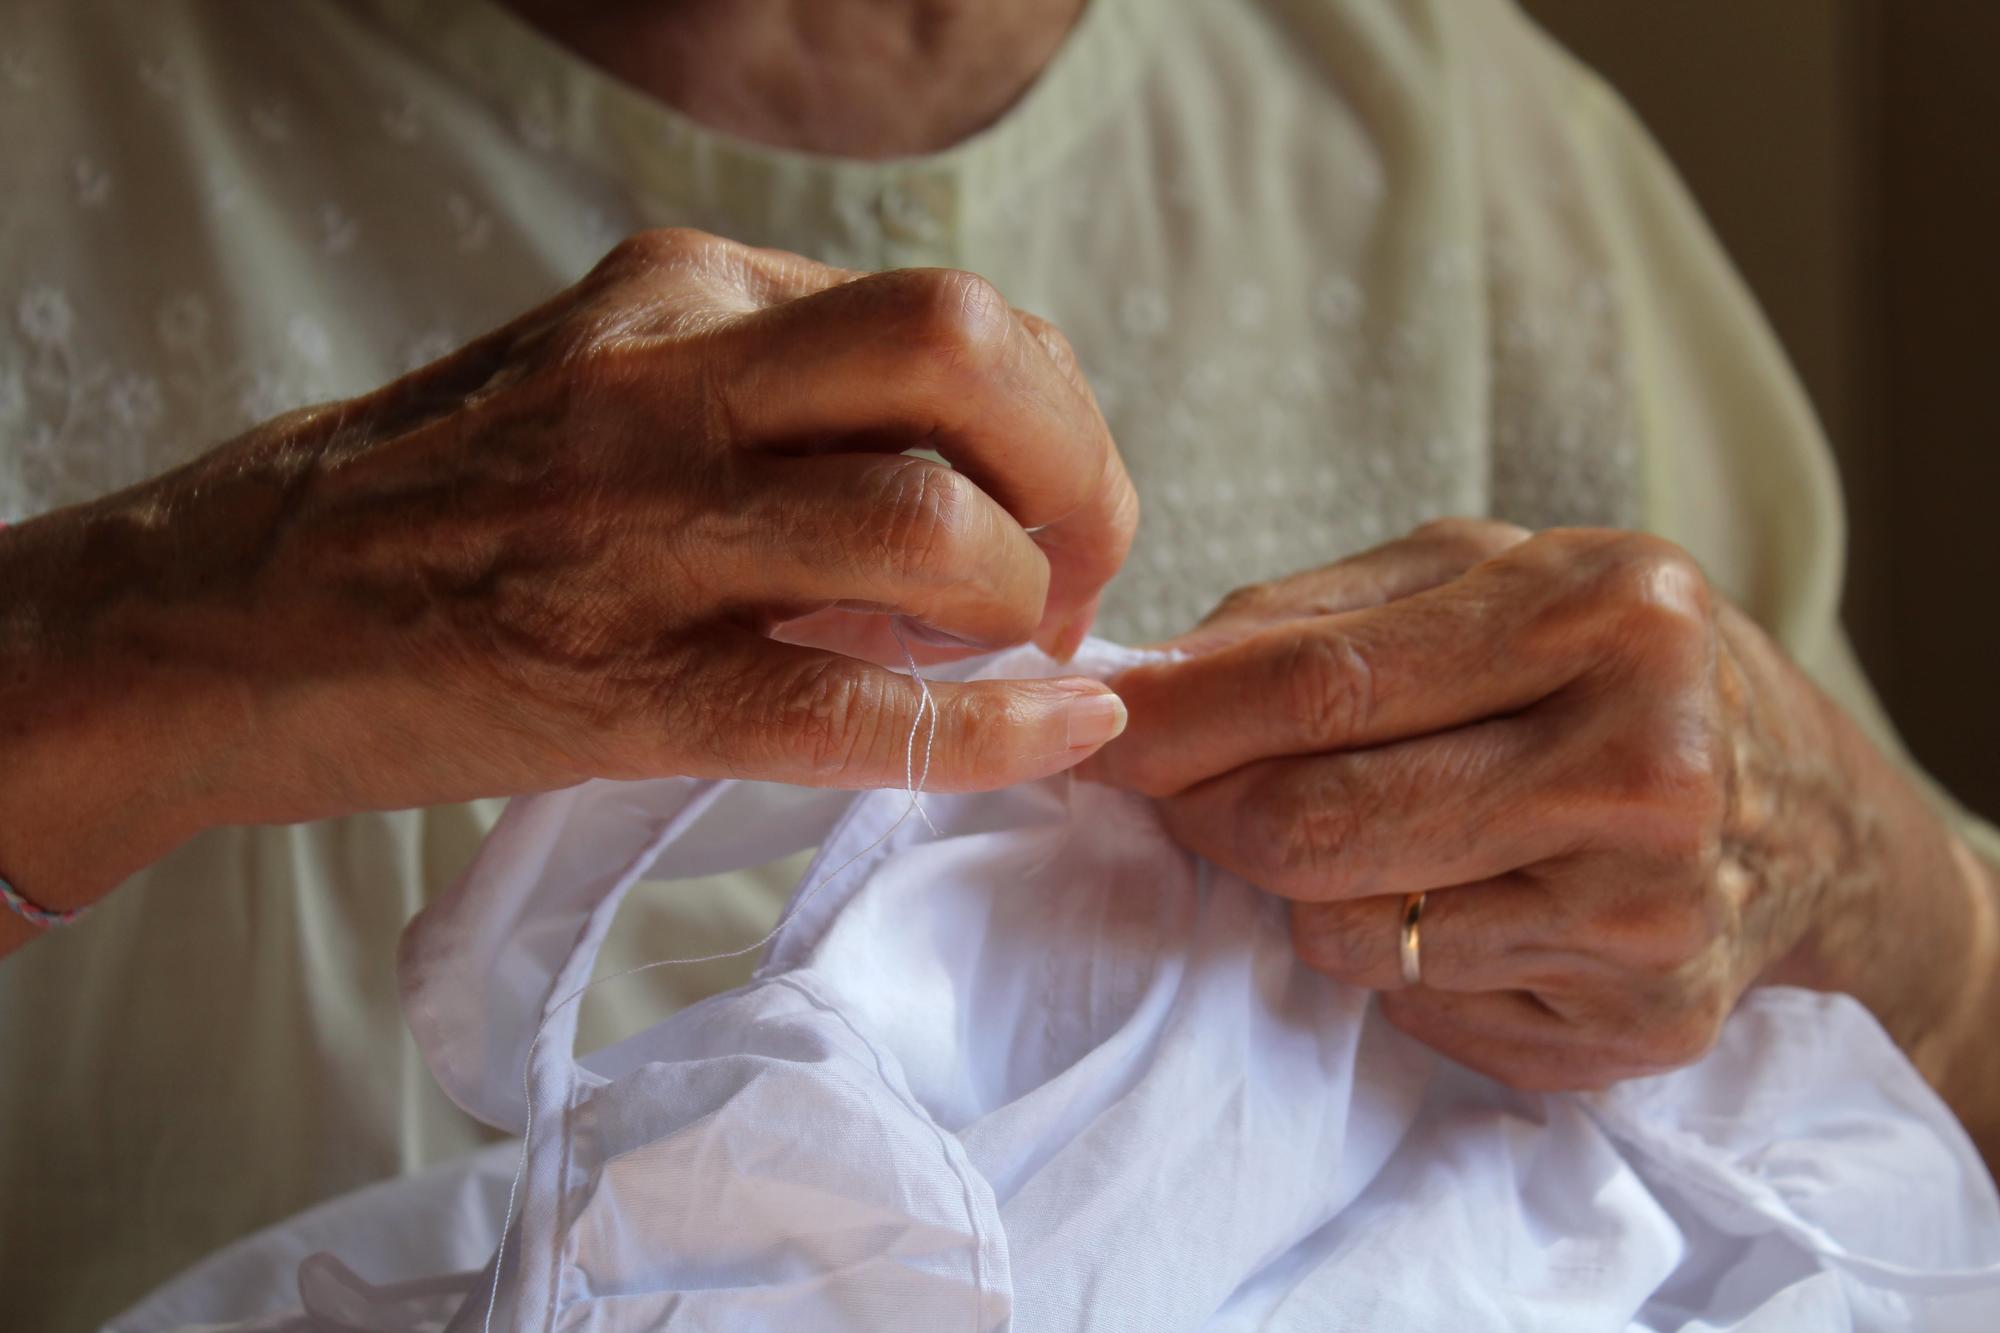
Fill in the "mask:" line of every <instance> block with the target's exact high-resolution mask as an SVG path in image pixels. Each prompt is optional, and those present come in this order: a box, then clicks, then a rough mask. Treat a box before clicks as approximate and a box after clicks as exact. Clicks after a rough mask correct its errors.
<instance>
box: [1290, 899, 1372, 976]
mask: <svg viewBox="0 0 2000 1333" xmlns="http://www.w3.org/2000/svg"><path fill="white" fill-rule="evenodd" d="M1367 916H1368V913H1367V912H1366V911H1365V909H1361V908H1359V907H1358V906H1357V905H1356V904H1353V903H1348V902H1331V903H1293V904H1292V907H1291V929H1292V951H1293V952H1294V953H1296V954H1297V955H1298V956H1299V959H1300V960H1301V961H1302V962H1304V963H1305V964H1306V966H1308V967H1310V968H1312V969H1313V970H1314V971H1316V972H1324V973H1326V974H1327V975H1328V976H1331V977H1335V978H1339V979H1344V978H1349V977H1357V976H1361V975H1363V974H1365V973H1367V972H1369V971H1372V970H1373V965H1374V964H1376V963H1377V962H1379V961H1380V948H1379V945H1380V940H1379V939H1378V938H1377V937H1376V936H1375V935H1374V933H1373V932H1372V931H1371V930H1370V929H1369V927H1370V926H1379V924H1380V922H1379V921H1371V920H1367V919H1366V917H1367Z"/></svg>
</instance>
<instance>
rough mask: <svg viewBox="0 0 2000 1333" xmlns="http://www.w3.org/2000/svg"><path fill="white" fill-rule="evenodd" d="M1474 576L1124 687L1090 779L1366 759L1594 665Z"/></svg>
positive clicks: (1162, 780) (1136, 782) (1193, 660)
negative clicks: (1553, 646) (1115, 735)
mask: <svg viewBox="0 0 2000 1333" xmlns="http://www.w3.org/2000/svg"><path fill="white" fill-rule="evenodd" d="M1483 583H1484V580H1481V579H1478V578H1476V577H1469V578H1467V579H1463V580H1460V581H1457V582H1453V583H1448V584H1444V585H1442V586H1440V587H1437V588H1434V589H1431V590H1430V591H1428V592H1422V593H1418V594H1416V595H1414V596H1411V597H1407V598H1404V599H1402V600H1400V601H1395V602H1388V603H1385V604H1384V605H1381V606H1375V607H1367V608H1364V609H1361V610H1358V611H1349V612H1343V613H1341V614H1338V615H1330V616H1317V617H1313V618H1311V619H1307V620H1295V621H1290V622H1287V623H1283V624H1279V625H1275V626H1273V627H1271V628H1269V629H1266V630H1263V631H1260V632H1258V633H1254V634H1252V635H1250V636H1249V637H1248V638H1244V639H1240V640H1238V641H1236V642H1234V643H1232V644H1229V645H1228V646H1227V647H1223V648H1219V649H1216V650H1214V651H1211V652H1206V653H1201V654H1198V655H1195V656H1192V657H1185V658H1181V659H1179V660H1174V661H1164V662H1157V663H1147V664H1145V665H1141V666H1137V667H1133V668H1131V669H1129V670H1127V671H1125V672H1122V673H1120V674H1119V675H1118V676H1116V677H1115V678H1114V679H1113V680H1112V686H1113V688H1115V689H1116V690H1117V691H1118V694H1119V697H1120V698H1122V699H1124V700H1125V705H1126V707H1127V708H1128V709H1129V710H1130V712H1131V725H1130V726H1129V727H1128V728H1127V730H1126V733H1125V735H1124V736H1123V737H1122V738H1121V739H1120V740H1119V741H1118V743H1117V744H1115V745H1112V746H1108V747H1106V749H1105V751H1104V752H1103V753H1102V754H1100V755H1098V756H1097V757H1096V758H1095V759H1093V760H1092V761H1091V764H1090V766H1089V767H1088V768H1087V769H1086V770H1085V771H1086V773H1087V774H1088V776H1090V777H1092V778H1096V779H1098V780H1100V781H1104V782H1109V783H1112V784H1113V785H1115V786H1121V787H1129V788H1131V789H1133V790H1136V791H1140V792H1144V793H1145V794H1147V795H1149V796H1167V795H1172V794H1173V793H1175V792H1179V791H1183V790H1185V789H1187V788H1188V787H1191V786H1193V785H1194V784H1195V783H1198V782H1201V781H1203V780H1204V779H1207V778H1212V777H1215V776H1217V775H1219V774H1223V773H1228V772H1231V771H1232V770H1234V769H1237V768H1240V767H1241V766H1243V765H1245V764H1249V763H1252V762H1254V761H1256V760H1259V759H1267V758H1276V757H1282V756H1297V755H1308V754H1319V753H1324V752H1327V751H1336V750H1355V749H1362V748H1366V747H1369V746H1376V745H1382V744H1386V743H1388V742H1392V741H1400V740H1408V739H1412V738H1415V737H1418V736H1425V735H1429V734H1431V733H1433V732H1439V731H1445V730H1448V729H1450V728H1454V727H1459V726H1464V725H1466V724H1468V723H1472V722H1477V721H1480V720H1482V719H1485V718H1490V717H1494V716H1497V715H1501V714H1506V713H1512V712H1516V711H1519V710H1520V709H1523V708H1526V707H1528V706H1529V705H1531V704H1534V703H1537V702H1539V701H1540V700H1542V699H1544V698H1546V697H1547V696H1549V695H1551V694H1553V693H1555V692H1556V691H1557V690H1559V689H1561V688H1562V687H1563V686H1565V685H1567V684H1569V683H1570V681H1572V680H1573V679H1574V678H1575V677H1576V676H1577V675H1578V674H1579V672H1580V671H1582V670H1584V669H1585V666H1586V665H1587V664H1586V663H1585V662H1584V661H1582V660H1580V659H1579V657H1578V655H1576V654H1574V653H1569V652H1547V651H1539V650H1537V649H1536V648H1535V647H1534V646H1532V645H1531V644H1530V643H1528V642H1527V640H1528V639H1529V638H1530V637H1531V635H1532V633H1533V629H1532V626H1533V622H1534V620H1535V610H1536V608H1535V606H1534V605H1532V604H1527V603H1521V602H1518V601H1514V602H1509V603H1507V604H1506V607H1505V611H1504V612H1503V611H1502V610H1501V609H1500V607H1499V606H1497V605H1496V603H1495V600H1494V598H1493V597H1492V596H1491V590H1490V589H1488V588H1486V587H1484V586H1482V585H1483Z"/></svg>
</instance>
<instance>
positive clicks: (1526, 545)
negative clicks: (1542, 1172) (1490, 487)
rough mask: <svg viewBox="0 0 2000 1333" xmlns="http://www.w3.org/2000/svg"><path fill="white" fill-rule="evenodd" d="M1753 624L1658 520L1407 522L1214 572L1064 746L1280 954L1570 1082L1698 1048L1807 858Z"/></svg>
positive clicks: (1480, 1052)
mask: <svg viewBox="0 0 2000 1333" xmlns="http://www.w3.org/2000/svg"><path fill="white" fill-rule="evenodd" d="M1757 635H1758V632H1757V631H1756V630H1755V629H1754V627H1752V626H1750V625H1749V624H1748V622H1747V621H1745V620H1744V619H1743V618H1742V617H1741V616H1739V615H1737V614H1736V613H1734V612H1732V611H1730V610H1729V609H1728V608H1726V607H1725V606H1723V605H1721V604H1720V601H1719V599H1718V598H1717V597H1716V595H1715V594H1714V593H1712V592H1711V590H1710V589H1709V587H1708V585H1707V583H1706V582H1705V580H1704V579H1703V577H1702V574H1701V572H1700V570H1699V569H1697V568H1696V567H1695V565H1694V563H1693V561H1692V560H1691V559H1689V558H1688V556H1687V555H1686V554H1684V553H1683V552H1681V551H1680V550H1679V549H1678V548H1676V547H1674V546H1672V545H1670V544H1668V543H1666V542H1663V541H1660V540H1657V539H1654V538H1650V537H1645V536H1639V535H1634V534H1630V533H1620V532H1600V531H1556V532H1548V533H1544V534H1542V535H1539V536H1530V535H1529V534H1527V533H1526V532H1524V531H1522V530H1520V529H1517V528H1512V527H1509V526H1507V525H1503V524H1497V523H1486V522H1475V521H1447V522H1442V523H1437V524H1432V525H1430V526H1427V527H1425V528H1423V529H1421V530H1419V531H1418V532H1417V533H1415V534H1414V535H1413V536H1411V537H1409V538H1407V539H1405V540H1402V541H1399V542H1395V543H1392V544H1390V545H1388V546H1384V547H1381V548H1378V549H1376V550H1373V551H1370V552H1368V553H1366V554H1363V555H1360V556H1357V557H1355V558H1353V559H1351V560H1346V561H1342V562H1340V563H1338V564H1335V565H1332V566H1330V567H1328V568H1325V569H1319V570H1314V571H1312V572H1309V573H1304V574H1300V575H1297V576H1294V577H1292V578H1288V579H1284V580H1281V581H1278V582H1275V583H1270V584H1264V585H1259V586H1256V587H1251V588H1246V589H1243V590H1241V591H1239V592H1237V593H1235V594H1233V595H1232V596H1230V597H1229V598H1228V599H1227V600H1226V601H1224V602H1223V604H1222V605H1221V607H1220V608H1219V609H1218V610H1217V611H1216V612H1215V613H1214V614H1213V615H1212V616H1211V617H1210V618H1209V619H1208V620H1207V621H1205V622H1203V624H1202V625H1201V626H1200V627H1199V628H1197V629H1196V630H1195V631H1193V632H1192V633H1190V634H1189V635H1187V636H1185V637H1184V638H1182V639H1179V640H1176V641H1175V642H1174V643H1172V644H1170V645H1168V646H1169V647H1176V648H1179V649H1182V650H1183V651H1184V652H1185V653H1187V654H1188V656H1186V657H1185V658H1184V660H1181V661H1178V662H1173V663H1166V664H1158V665H1146V666H1141V667H1138V668H1135V669H1133V670H1130V671H1127V672H1126V673H1124V674H1123V675H1121V676H1119V677H1118V678H1116V679H1115V680H1114V681H1113V682H1112V683H1113V685H1114V687H1115V688H1116V689H1117V690H1118V691H1119V693H1120V694H1121V695H1122V696H1123V697H1124V699H1125V701H1126V704H1127V707H1128V708H1129V710H1130V714H1131V724H1130V726H1129V728H1128V730H1127V732H1126V734H1125V735H1124V737H1123V738H1122V739H1120V740H1118V741H1116V742H1114V743H1113V744H1112V745H1111V746H1109V747H1107V748H1106V749H1105V750H1104V751H1103V752H1102V753H1101V754H1099V755H1098V756H1097V757H1096V758H1094V759H1093V760H1091V762H1090V764H1089V765H1088V766H1087V768H1086V769H1085V770H1084V771H1085V772H1086V773H1087V774H1089V775H1091V776H1095V777H1098V778H1100V779H1102V780H1106V781H1109V782H1112V783H1116V784H1118V785H1121V786H1125V787H1128V788H1132V789H1134V790H1137V791H1140V792H1144V793H1146V794H1148V795H1151V796H1155V797H1158V798H1160V799H1161V800H1162V802H1163V808H1164V812H1165V818H1166V820H1167V823H1168V825H1169V827H1170V828H1171V830H1172V832H1173V834H1174V835H1175V837H1176V838H1178V839H1179V840H1180V841H1181V842H1182V843H1183V844H1185V845H1186V846H1187V847H1189V848H1190V849H1192V850H1194V851H1196V852H1198V853H1200V854H1201V855H1203V856H1206V857H1208V858H1210V859H1211V860H1213V861H1215V862H1216V863H1217V864H1219V865H1222V866H1224V867H1227V868H1228V869H1230V870H1233V871H1235V872H1237V873H1238V874H1240V875H1242V876H1244V877H1245V878H1246V879H1248V880H1249V881H1251V882H1252V883H1254V884H1257V885H1259V886H1261V887H1263V888H1265V889H1267V890H1269V891H1271V892H1273V893H1277V894H1281V895H1283V896H1285V897H1287V898H1289V899H1292V900H1293V907H1292V927H1293V938H1294V943H1295V946H1296V948H1297V950H1298V952H1299V954H1300V956H1301V957H1302V958H1303V959H1304V960H1305V961H1306V962H1307V963H1309V964H1310V965H1312V966H1313V967H1315V968H1317V969H1319V970H1320V971H1323V972H1325V973H1327V974H1329V975H1331V976H1334V977H1337V978H1339V979H1341V980H1343V981H1348V982H1352V983H1354V984H1356V985H1360V986H1366V987H1369V988H1372V989H1375V990H1379V991H1381V992H1383V995H1382V1000H1381V1002H1382V1006H1383V1011H1384V1013H1385V1014H1386V1015H1387V1016H1388V1017H1389V1018H1390V1019H1391V1021H1393V1022H1394V1023H1395V1024H1396V1025H1397V1026H1399V1027H1400V1028H1402V1029H1403V1030H1405V1031H1407V1032H1409V1033H1411V1034H1412V1035H1414V1036H1416V1037H1418V1038H1420V1039H1421V1040H1423V1041H1425V1042H1428V1043H1429V1044H1431V1045H1432V1046H1434V1047H1436V1048H1438V1049H1439V1050H1441V1051H1443V1052H1445V1053H1446V1054H1448V1055H1451V1056H1453V1057H1455V1058H1456V1059H1458V1060H1459V1061H1461V1062H1463V1063H1465V1064H1467V1065H1470V1066H1472V1067H1473V1068H1475V1069H1478V1070H1481V1071H1483V1072H1486V1073H1488V1074H1492V1075H1494V1076H1497V1077H1499V1078H1502V1079H1504V1080H1506V1081H1508V1082H1510V1083H1513V1084H1515V1085H1517V1086H1523V1087H1529V1088H1536V1089H1570V1088H1583V1087H1595V1086H1602V1085H1604V1084H1607V1083H1609V1082H1611V1081H1614V1080H1617V1079H1622V1078H1626V1077H1630V1076H1633V1075H1638V1074H1644V1073H1648V1072H1655V1071H1659V1070H1663V1069H1667V1068H1670V1067H1674V1066H1678V1065H1681V1064H1684V1063H1686V1062H1689V1061H1691V1060H1693V1059H1695V1058H1697V1057H1698V1056H1700V1055H1701V1054H1702V1053H1703V1052H1704V1051H1706V1050H1707V1049H1708V1048H1709V1046H1710V1045H1711V1043H1712V1042H1713V1041H1714V1039H1715V1037H1716V1035H1717V1032H1718V1030H1719V1028H1720V1026H1721V1023H1722V1021H1723V1019H1724V1018H1725V1017H1726V1016H1727V1015H1728V1013H1729V1012H1730V1009H1731V1008H1732V1007H1733V1006H1734V1005H1735V1003H1736V1001H1737V999H1738V997H1739V996H1740V995H1741V994H1742V992H1743V991H1744V989H1745V988H1746V987H1748V986H1749V985H1750V984H1751V983H1752V982H1753V980H1756V979H1757V978H1758V977H1759V975H1760V974H1761V973H1764V972H1765V971H1766V969H1768V968H1770V967H1771V966H1772V965H1773V964H1774V963H1776V962H1777V961H1778V960H1780V959H1781V958H1782V957H1783V956H1784V955H1785V954H1786V953H1787V952H1788V951H1789V950H1790V949H1791V948H1792V947H1793V946H1794V945H1795V944H1796V943H1797V941H1798V939H1799V931H1800V928H1801V926H1802V924H1803V921H1804V919H1805V916H1806V913H1807V911H1808V909H1809V908H1810V906H1811V904H1810V903H1809V902H1808V901H1804V899H1805V898H1806V897H1807V895H1808V894H1810V893H1812V892H1814V891H1815V886H1816V885H1818V884H1819V883H1820V877H1819V876H1818V875H1816V874H1807V873H1800V872H1801V870H1802V867H1803V866H1804V865H1805V864H1806V863H1807V862H1810V861H1812V860H1813V859H1814V858H1815V857H1816V856H1817V854H1818V852H1820V851H1822V850H1830V849H1828V848H1825V847H1815V846H1810V845H1806V843H1807V842H1809V841H1811V840H1810V839H1807V840H1801V839H1799V838H1798V837H1796V836H1795V835H1796V834H1797V833H1798V830H1797V829H1796V828H1795V827H1793V826H1792V825H1790V824H1788V823H1787V821H1786V820H1784V819H1783V818H1781V817H1780V815H1781V814H1782V813H1783V812H1784V810H1785V809H1786V806H1787V797H1788V795H1789V784H1790V783H1791V782H1792V781H1793V779H1795V778H1797V777H1798V776H1799V775H1800V774H1801V773H1802V772H1804V771H1805V768H1804V767H1803V766H1802V765H1801V764H1800V762H1799V761H1798V758H1797V756H1796V755H1794V754H1792V753H1790V752H1789V751H1784V752H1781V750H1783V746H1782V745H1781V743H1780V740H1779V737H1778V736H1777V735H1774V734H1768V733H1767V731H1766V729H1765V728H1764V727H1763V726H1762V725H1761V724H1760V721H1759V717H1758V714H1759V710H1760V707H1761V703H1760V700H1759V699H1758V698H1757V695H1756V692H1755V689H1754V686H1755V684H1756V678H1758V677H1761V676H1762V675H1763V674H1764V673H1763V671H1762V668H1761V667H1758V668H1753V669H1752V670H1748V671H1746V669H1745V666H1744V661H1745V655H1744V653H1743V652H1740V651H1739V646H1740V645H1743V644H1745V643H1746V642H1748V641H1749V640H1750V639H1751V638H1752V637H1753V636H1757ZM1774 653H1775V650H1774V649H1771V648H1769V646H1768V644H1762V643H1760V644H1759V645H1757V646H1755V647H1754V648H1753V649H1752V650H1751V655H1753V656H1756V657H1760V658H1761V657H1762V656H1765V655H1768V654H1774ZM1780 730H1784V731H1785V732H1786V734H1787V735H1790V734H1792V732H1793V731H1794V730H1795V729H1780ZM1419 892H1428V895H1429V896H1428V898H1427V900H1426V903H1425V909H1424V915H1423V918H1422V927H1421V930H1422V933H1421V937H1420V938H1421V959H1422V981H1421V984H1419V985H1417V986H1414V987H1411V986H1406V985H1405V984H1404V982H1403V980H1402V976H1401V971H1400V967H1399V958H1398V942H1399V939H1400V929H1401V910H1402V905H1403V902H1404V895H1406V894H1411V893H1419Z"/></svg>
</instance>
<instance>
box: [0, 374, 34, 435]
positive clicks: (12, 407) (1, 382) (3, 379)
mask: <svg viewBox="0 0 2000 1333" xmlns="http://www.w3.org/2000/svg"><path fill="white" fill-rule="evenodd" d="M27 414H28V387H27V385H25V384H23V383H22V382H21V372H20V371H18V370H14V369H11V368H9V369H8V370H6V371H0V425H5V426H11V425H13V424H14V423H16V422H18V421H19V420H20V419H21V418H22V417H24V416H26V415H27Z"/></svg>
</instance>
